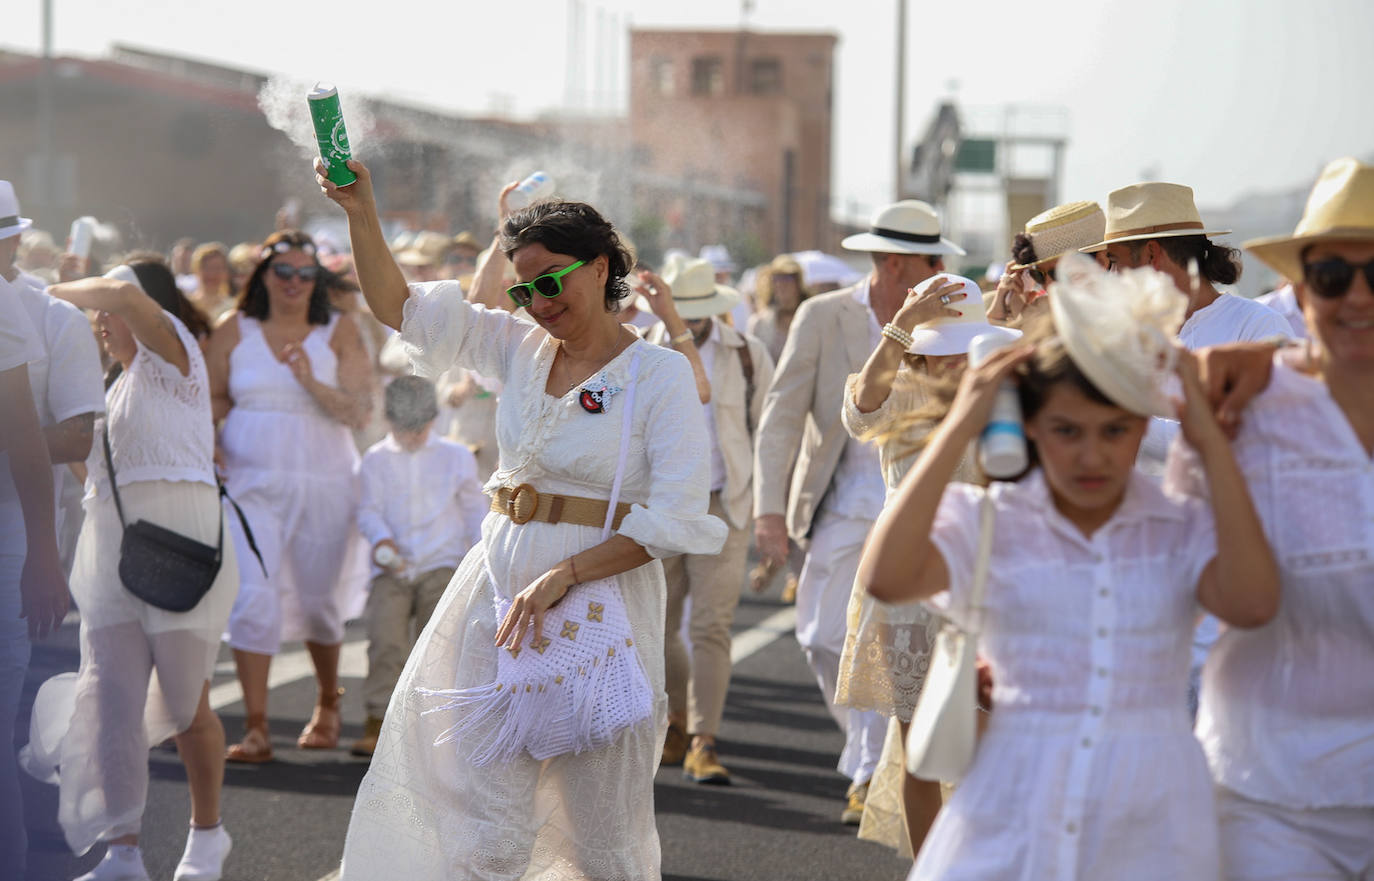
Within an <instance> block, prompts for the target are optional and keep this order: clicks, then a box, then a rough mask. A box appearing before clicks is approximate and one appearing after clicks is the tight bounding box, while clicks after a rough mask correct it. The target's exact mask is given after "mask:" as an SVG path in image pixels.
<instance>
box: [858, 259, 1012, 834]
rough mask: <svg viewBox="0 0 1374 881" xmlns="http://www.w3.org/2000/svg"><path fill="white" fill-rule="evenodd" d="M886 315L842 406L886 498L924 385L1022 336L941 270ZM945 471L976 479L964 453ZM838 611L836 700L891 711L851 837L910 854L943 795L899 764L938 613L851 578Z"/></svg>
mask: <svg viewBox="0 0 1374 881" xmlns="http://www.w3.org/2000/svg"><path fill="white" fill-rule="evenodd" d="M892 325H893V326H894V327H895V328H896V330H894V331H888V332H885V333H884V335H883V340H882V342H881V343H880V344H879V345H878V348H877V349H874V351H873V354H872V355H870V356H869V358H868V361H867V362H865V363H864V367H863V370H862V371H860V372H859V373H856V374H854V375H852V376H850V377H849V381H848V382H847V383H846V385H845V396H844V412H843V414H842V416H841V418H842V421H843V422H844V427H845V430H846V431H848V432H849V434H850V435H852V436H853V437H855V438H857V439H859V440H863V441H874V442H876V443H878V444H879V446H878V460H879V463H880V464H881V466H882V469H883V483H885V484H886V485H887V495H888V497H889V498H891V497H892V495H893V494H894V493H896V491H897V487H898V486H899V485H900V484H901V482H902V478H903V477H905V476H906V473H907V472H908V471H909V470H911V466H912V465H913V464H914V463H915V462H916V454H917V448H918V446H919V445H920V444H921V442H922V441H923V440H924V438H925V437H926V435H928V434H929V433H930V432H931V431H933V430H934V428H935V426H936V422H935V421H933V420H931V419H927V418H924V411H926V410H927V408H929V407H931V406H932V405H935V404H936V400H935V398H934V396H932V394H931V391H930V390H931V388H932V385H933V384H934V383H941V382H943V383H954V382H957V381H958V377H959V373H960V372H961V371H962V370H963V367H964V363H965V361H966V359H967V354H968V350H969V346H970V345H971V344H972V342H973V340H974V338H975V337H977V336H980V335H983V334H992V335H996V336H1001V337H1003V338H1005V339H1006V340H1008V341H1010V340H1014V339H1016V338H1018V337H1020V336H1021V332H1020V331H1019V330H1011V329H1009V328H1005V327H996V326H993V325H991V324H989V323H988V321H987V316H986V314H985V312H984V309H983V298H982V294H981V292H980V291H979V290H978V285H977V284H976V283H975V282H973V281H971V280H969V279H966V278H962V277H960V276H957V275H947V274H944V275H937V276H935V277H933V278H931V279H930V280H929V281H927V282H924V283H922V284H920V285H918V286H917V287H914V288H912V289H911V291H910V292H909V293H908V294H907V298H906V301H905V302H903V304H902V308H900V309H898V310H897V314H896V315H895V316H894V317H893V319H892ZM897 331H901V333H898V332H897ZM902 334H907V335H908V336H909V337H910V339H909V340H908V337H907V336H903V335H902ZM953 479H954V480H955V481H957V482H959V483H980V482H982V477H981V474H980V473H979V471H978V469H977V468H976V467H975V466H974V464H973V461H972V460H971V458H970V457H967V456H966V457H964V459H963V460H962V461H960V463H959V466H958V467H957V468H956V469H955V471H954V475H953ZM846 618H847V621H846V627H845V640H844V652H843V653H842V654H841V655H840V679H839V684H838V685H837V686H836V689H835V702H836V703H838V704H843V705H844V706H848V707H853V708H854V709H856V710H873V711H875V712H879V713H882V714H883V715H884V716H887V717H888V719H890V720H891V723H890V724H889V726H888V733H887V740H886V742H885V743H884V744H883V753H882V756H881V757H880V758H879V760H878V767H877V769H876V770H875V771H874V772H873V780H872V782H871V783H870V785H869V789H868V798H867V800H866V801H865V802H864V813H863V819H862V820H861V821H860V823H859V837H860V838H863V839H865V840H868V841H877V842H879V843H881V844H885V845H887V846H889V847H892V848H894V849H896V850H897V851H898V852H899V853H901V854H904V855H906V856H911V855H912V854H913V853H915V851H917V850H919V849H920V847H921V841H922V839H924V838H925V834H926V831H927V830H928V829H929V828H930V824H931V823H932V822H934V821H935V814H936V813H937V812H938V811H939V810H940V805H941V796H940V784H939V783H934V782H930V781H924V780H917V779H916V778H914V777H911V776H909V775H908V774H907V773H906V764H905V762H904V761H903V755H904V751H903V746H902V745H903V743H904V739H905V737H906V730H907V723H909V722H910V721H911V714H912V712H913V711H914V710H915V708H916V698H917V697H918V696H919V695H920V693H921V685H922V683H924V682H925V678H926V672H927V670H929V668H930V647H931V644H932V642H933V641H934V639H935V635H936V633H938V632H939V627H940V619H939V617H938V616H936V615H932V614H931V613H930V611H929V610H928V609H926V608H925V607H924V606H922V605H921V604H919V603H906V604H904V605H896V606H893V605H888V604H887V603H883V602H880V601H878V600H876V599H874V598H873V597H871V596H869V595H868V593H867V591H865V590H864V589H863V585H862V584H860V583H858V582H856V583H855V585H854V590H853V592H852V593H851V594H850V597H849V608H848V610H847V614H846Z"/></svg>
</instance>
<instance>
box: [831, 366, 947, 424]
mask: <svg viewBox="0 0 1374 881" xmlns="http://www.w3.org/2000/svg"><path fill="white" fill-rule="evenodd" d="M919 383H920V380H919V379H917V378H916V376H915V375H914V374H912V372H911V370H910V368H907V367H905V366H903V367H900V368H898V370H897V374H896V376H895V377H893V380H892V388H891V389H890V390H889V391H888V393H887V398H886V399H884V400H883V402H882V404H880V405H879V406H878V409H876V410H874V411H873V412H872V413H863V412H860V411H859V406H858V404H856V403H854V399H855V397H856V395H857V389H858V384H859V374H857V373H851V374H850V375H849V378H848V379H846V380H845V383H844V407H843V409H842V410H841V417H840V418H841V421H842V422H843V423H844V428H845V431H847V432H849V436H850V437H852V438H854V439H855V440H867V439H868V438H870V437H872V436H873V434H874V433H876V432H882V431H887V430H888V429H890V428H891V427H892V426H893V425H895V424H896V422H897V420H898V418H899V417H901V416H904V415H906V414H908V413H910V412H911V411H912V410H914V409H916V408H917V407H919V406H921V405H922V404H924V403H925V398H926V396H925V395H924V394H922V390H921V388H920V385H919Z"/></svg>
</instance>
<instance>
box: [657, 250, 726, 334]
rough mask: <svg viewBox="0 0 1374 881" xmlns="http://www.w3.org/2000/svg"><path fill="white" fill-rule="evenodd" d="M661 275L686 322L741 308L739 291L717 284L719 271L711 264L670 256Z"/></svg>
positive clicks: (691, 258) (694, 259)
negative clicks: (670, 289) (671, 290)
mask: <svg viewBox="0 0 1374 881" xmlns="http://www.w3.org/2000/svg"><path fill="white" fill-rule="evenodd" d="M662 275H663V280H664V281H665V282H667V283H668V287H670V288H672V289H673V305H675V306H677V314H678V315H680V316H681V317H682V320H683V321H695V320H697V319H699V318H710V317H711V316H713V315H720V314H721V313H723V312H729V311H730V310H731V309H733V308H735V307H736V306H738V305H739V301H740V295H739V291H737V290H735V289H734V288H731V287H726V286H725V285H723V284H716V268H715V267H714V266H712V265H711V261H709V260H702V259H701V258H700V257H690V256H688V255H686V254H671V255H669V257H668V261H667V262H666V263H664V264H663V273H662ZM640 308H644V307H643V306H641V307H640Z"/></svg>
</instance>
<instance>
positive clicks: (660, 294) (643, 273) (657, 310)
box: [631, 269, 677, 322]
mask: <svg viewBox="0 0 1374 881" xmlns="http://www.w3.org/2000/svg"><path fill="white" fill-rule="evenodd" d="M637 278H638V281H637V283H635V284H633V285H631V287H632V288H633V289H634V291H635V293H637V294H640V295H642V296H643V297H644V299H646V300H648V301H649V309H650V310H651V311H652V312H653V313H654V315H656V316H658V318H659V320H660V321H664V322H666V321H667V319H668V318H669V317H671V316H676V315H677V304H676V303H674V302H673V289H672V288H671V287H670V286H669V285H668V283H667V282H666V281H664V280H663V279H662V278H660V277H659V276H658V275H657V274H656V273H653V272H650V271H649V270H647V269H641V270H640V271H639V272H638V273H637Z"/></svg>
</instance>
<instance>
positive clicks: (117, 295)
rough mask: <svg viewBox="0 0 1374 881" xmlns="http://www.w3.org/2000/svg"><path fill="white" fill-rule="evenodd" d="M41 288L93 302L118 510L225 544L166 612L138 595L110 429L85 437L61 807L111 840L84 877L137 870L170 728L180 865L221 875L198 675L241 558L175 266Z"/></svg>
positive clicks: (144, 262)
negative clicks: (76, 661)
mask: <svg viewBox="0 0 1374 881" xmlns="http://www.w3.org/2000/svg"><path fill="white" fill-rule="evenodd" d="M49 291H50V293H51V294H52V295H53V296H55V297H59V298H61V299H64V300H67V301H69V302H71V303H73V304H75V305H76V306H79V307H81V308H83V309H92V310H96V311H97V312H98V318H97V323H96V326H97V331H98V334H99V336H100V339H101V342H102V344H103V345H104V348H105V351H106V352H107V353H108V354H109V356H110V358H111V359H112V360H113V361H114V362H116V367H115V368H114V372H116V373H117V374H118V375H117V377H116V378H114V380H113V382H112V383H111V384H110V386H109V388H108V390H107V391H106V395H105V404H106V415H105V418H104V420H103V425H102V426H101V427H100V428H99V430H98V432H97V434H103V435H105V436H108V438H109V445H110V450H111V454H112V459H113V461H114V470H115V474H116V478H117V480H118V487H119V494H120V501H121V503H122V505H123V508H124V521H125V522H127V523H129V524H132V523H134V522H136V521H138V520H147V521H149V522H152V523H155V524H158V525H160V526H163V527H165V528H167V529H170V530H172V531H174V532H177V533H179V534H181V535H183V536H186V537H188V538H191V539H194V540H195V541H199V542H201V543H203V544H208V545H211V546H214V545H216V544H217V543H220V542H221V540H222V546H223V559H222V562H221V564H220V569H219V573H218V575H217V576H216V578H215V580H214V583H213V585H212V586H211V587H210V590H209V592H207V593H206V594H205V595H204V596H203V597H202V598H201V599H200V601H199V603H197V604H196V606H195V607H194V608H193V609H191V610H190V611H187V612H169V611H166V610H163V609H160V608H157V607H155V606H152V605H150V604H148V603H146V602H144V601H143V600H141V599H139V598H138V597H135V596H134V595H133V594H132V593H130V592H129V590H128V589H127V588H126V587H125V585H124V583H123V581H122V580H121V578H120V576H119V561H120V543H121V541H122V539H123V535H124V527H123V525H122V524H121V520H120V515H119V512H118V511H117V510H116V507H115V503H114V498H113V494H112V491H111V487H110V477H109V469H108V468H106V465H105V444H104V442H103V441H102V440H97V441H96V443H95V444H94V445H93V446H92V449H91V453H90V456H89V458H88V459H87V460H86V470H87V475H88V477H87V480H86V497H85V501H84V504H85V509H86V518H85V520H84V522H83V523H82V527H81V535H80V538H79V539H78V540H77V548H76V562H75V565H74V566H73V569H72V577H71V587H72V596H73V597H74V598H75V599H76V603H77V606H78V607H79V608H80V609H81V666H80V670H79V671H78V673H77V675H76V681H75V711H74V713H73V715H72V717H71V723H70V727H69V728H68V729H67V731H66V734H65V736H63V737H61V739H60V742H61V750H60V754H59V755H57V756H54V757H53V758H55V759H56V761H57V766H58V769H60V771H58V777H59V786H60V795H59V801H58V821H59V822H60V823H61V825H62V831H63V833H64V834H65V835H66V838H67V843H68V844H69V845H70V846H71V849H72V852H73V853H76V854H77V855H81V854H84V853H86V852H87V851H88V850H90V849H91V848H92V847H93V846H94V845H95V844H96V843H97V842H100V841H105V842H108V843H109V845H110V847H109V848H108V849H107V851H106V853H105V857H104V858H103V859H102V860H101V862H100V863H99V864H97V865H96V867H95V868H94V869H93V870H92V871H91V872H89V873H87V874H85V875H82V876H81V879H80V881H114V879H137V881H142V879H146V878H147V877H148V875H147V872H146V871H145V870H144V868H143V860H142V855H141V853H140V851H139V848H138V839H139V829H140V826H141V823H142V817H143V809H144V804H145V801H146V799H147V794H148V749H149V748H150V746H151V745H152V744H156V743H160V742H161V741H162V740H163V739H165V738H167V737H169V736H175V739H176V745H177V752H178V753H179V754H180V755H181V760H182V763H183V764H184V765H185V766H186V777H187V782H188V783H189V785H190V790H191V831H190V834H189V836H188V839H187V844H186V852H185V854H184V856H183V857H182V860H181V863H180V864H179V865H178V866H177V869H176V874H175V878H176V879H177V881H191V879H197V881H203V879H218V878H219V877H220V870H221V866H222V864H223V861H224V857H225V856H226V855H227V854H228V852H229V845H230V840H229V835H228V834H227V833H226V832H225V831H224V828H223V826H222V825H221V823H220V813H219V810H220V788H221V786H222V784H223V781H224V728H223V726H222V725H221V724H220V720H219V717H218V716H217V715H215V712H214V710H212V709H211V708H210V703H209V688H210V675H211V673H212V672H213V669H214V663H215V656H216V655H217V654H218V651H219V642H220V635H221V634H222V633H223V632H224V625H225V623H226V622H227V621H228V619H229V610H230V608H231V607H232V606H233V603H234V595H235V593H236V592H237V591H238V568H237V565H236V563H235V554H234V548H233V543H232V541H230V539H229V538H228V531H229V529H228V524H227V521H226V518H225V516H224V511H223V509H222V508H221V505H220V500H219V492H218V487H217V485H216V482H215V473H214V425H213V423H212V422H211V420H210V383H209V377H208V376H207V374H206V370H205V359H204V357H203V356H202V355H201V351H200V346H199V345H198V344H197V342H196V338H195V337H194V336H193V335H192V334H191V332H190V331H189V330H188V329H187V327H186V325H185V324H184V323H183V322H182V321H181V319H180V318H179V317H178V316H179V315H180V314H181V313H182V311H183V310H184V309H189V308H191V304H190V303H189V302H187V301H186V299H185V298H184V297H183V296H182V295H181V293H180V292H179V291H178V290H177V287H176V281H175V279H174V278H173V276H172V273H171V271H170V270H169V269H167V267H166V266H165V265H163V264H162V263H161V262H160V261H158V262H153V261H151V260H148V259H141V260H135V261H133V262H132V264H131V265H124V266H120V267H118V268H117V269H115V270H113V271H111V273H110V274H109V275H108V276H106V277H104V278H88V279H83V280H81V281H75V282H70V283H66V284H59V285H54V286H53V287H51V288H49ZM42 740H44V741H47V742H54V743H55V742H57V739H55V738H48V737H45V738H42ZM48 770H49V771H52V770H55V769H51V768H49V769H48Z"/></svg>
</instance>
